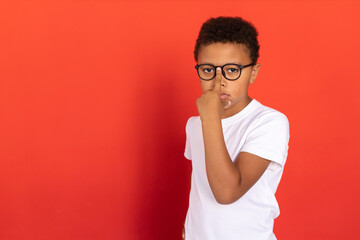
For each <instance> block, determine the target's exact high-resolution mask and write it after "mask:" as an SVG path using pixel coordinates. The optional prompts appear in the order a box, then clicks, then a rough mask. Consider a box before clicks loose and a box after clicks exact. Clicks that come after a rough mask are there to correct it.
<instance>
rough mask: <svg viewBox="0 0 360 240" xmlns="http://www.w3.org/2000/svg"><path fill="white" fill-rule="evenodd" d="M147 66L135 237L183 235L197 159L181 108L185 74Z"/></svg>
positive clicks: (140, 125)
mask: <svg viewBox="0 0 360 240" xmlns="http://www.w3.org/2000/svg"><path fill="white" fill-rule="evenodd" d="M158 59H166V58H160V57H159V58H158ZM151 65H156V64H154V63H152V64H151ZM159 65H160V64H157V66H159ZM146 68H149V69H147V70H145V71H147V72H150V73H152V74H151V75H150V76H149V75H148V77H146V79H144V82H143V84H140V85H141V88H140V89H139V93H138V94H139V97H140V98H141V101H140V100H137V101H136V103H141V104H140V105H138V106H137V107H138V111H137V112H138V116H137V118H136V121H138V122H137V123H136V124H134V125H135V126H136V127H137V134H138V146H139V152H138V153H137V156H139V157H138V159H136V161H138V166H139V173H138V175H137V179H138V184H137V188H138V189H137V190H136V191H135V192H136V201H137V204H135V205H136V206H137V209H136V216H135V221H136V223H135V225H136V229H137V232H136V233H135V235H136V238H135V239H157V240H158V239H180V238H181V230H182V226H183V223H184V219H185V215H186V210H187V206H188V197H189V189H190V173H191V162H190V161H188V160H186V159H185V158H184V155H183V153H184V147H185V124H186V120H184V119H185V118H184V116H183V115H184V114H183V113H182V109H178V108H179V107H177V106H181V104H179V101H181V99H179V97H177V89H176V83H178V82H180V79H177V76H169V75H168V74H167V72H169V71H163V69H158V68H157V67H155V66H153V67H152V66H146ZM169 68H171V66H169ZM169 68H166V67H165V69H169ZM172 71H177V69H172ZM170 72H171V71H170ZM174 75H175V74H174Z"/></svg>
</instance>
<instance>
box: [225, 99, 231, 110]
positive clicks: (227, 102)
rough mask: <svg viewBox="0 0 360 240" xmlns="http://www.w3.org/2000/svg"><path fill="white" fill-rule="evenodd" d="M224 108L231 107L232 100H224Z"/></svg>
mask: <svg viewBox="0 0 360 240" xmlns="http://www.w3.org/2000/svg"><path fill="white" fill-rule="evenodd" d="M223 105H224V109H228V108H230V107H231V100H225V101H223Z"/></svg>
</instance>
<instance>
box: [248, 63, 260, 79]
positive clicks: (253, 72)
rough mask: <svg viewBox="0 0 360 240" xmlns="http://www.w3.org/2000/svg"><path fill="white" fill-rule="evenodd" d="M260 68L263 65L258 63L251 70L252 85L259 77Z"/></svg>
mask: <svg viewBox="0 0 360 240" xmlns="http://www.w3.org/2000/svg"><path fill="white" fill-rule="evenodd" d="M260 66H261V64H260V63H257V64H255V65H254V66H253V67H252V70H251V77H250V83H254V82H255V78H256V77H257V75H258V73H259V71H260Z"/></svg>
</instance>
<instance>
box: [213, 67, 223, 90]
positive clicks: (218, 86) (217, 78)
mask: <svg viewBox="0 0 360 240" xmlns="http://www.w3.org/2000/svg"><path fill="white" fill-rule="evenodd" d="M221 78H222V72H221V68H220V67H218V68H216V76H215V79H214V83H213V87H212V89H213V90H215V91H217V92H220V89H221Z"/></svg>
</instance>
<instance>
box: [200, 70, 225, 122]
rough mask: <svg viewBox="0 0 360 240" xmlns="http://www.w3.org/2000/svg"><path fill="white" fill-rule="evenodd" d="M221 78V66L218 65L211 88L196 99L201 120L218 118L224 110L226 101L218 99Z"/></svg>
mask: <svg viewBox="0 0 360 240" xmlns="http://www.w3.org/2000/svg"><path fill="white" fill-rule="evenodd" d="M221 78H222V73H221V68H219V67H218V68H217V69H216V77H215V78H214V80H213V85H212V87H211V89H209V90H208V91H206V92H204V93H203V94H202V95H201V96H200V97H199V98H198V99H197V101H196V106H197V108H198V112H199V115H200V118H201V120H205V119H214V118H215V119H216V118H220V116H221V114H222V113H223V112H224V107H225V106H226V105H227V104H228V102H223V101H221V99H220V93H221Z"/></svg>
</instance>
